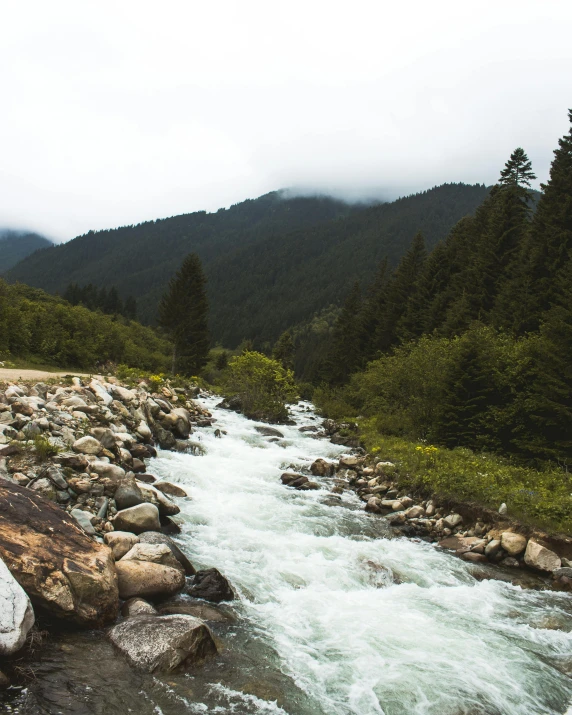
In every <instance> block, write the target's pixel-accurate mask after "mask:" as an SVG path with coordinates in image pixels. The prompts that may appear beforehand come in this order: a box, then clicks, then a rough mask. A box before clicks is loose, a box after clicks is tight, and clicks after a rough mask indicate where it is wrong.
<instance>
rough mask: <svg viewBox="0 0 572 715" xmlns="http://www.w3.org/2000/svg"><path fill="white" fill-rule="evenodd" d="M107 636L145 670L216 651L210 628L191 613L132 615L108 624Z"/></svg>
mask: <svg viewBox="0 0 572 715" xmlns="http://www.w3.org/2000/svg"><path fill="white" fill-rule="evenodd" d="M109 638H110V640H111V642H112V643H113V645H115V647H116V648H118V649H119V650H120V651H121V652H122V653H123V654H124V655H126V656H127V658H128V659H129V661H130V662H131V664H132V665H134V666H135V667H136V668H138V669H140V670H143V671H145V672H147V673H156V672H163V673H165V672H169V671H172V670H174V669H175V668H177V667H178V666H180V665H193V664H196V663H197V662H198V661H200V660H202V659H203V658H205V657H206V656H208V655H212V654H215V653H216V652H217V650H216V646H215V643H214V641H213V638H212V635H211V632H210V630H209V629H208V627H207V626H206V625H205V624H204V623H203V622H202V621H200V620H199V619H198V618H193V616H184V615H172V616H134V617H133V618H128V619H127V620H125V621H123V622H122V623H119V624H118V625H117V626H115V627H114V628H112V629H111V630H110V631H109Z"/></svg>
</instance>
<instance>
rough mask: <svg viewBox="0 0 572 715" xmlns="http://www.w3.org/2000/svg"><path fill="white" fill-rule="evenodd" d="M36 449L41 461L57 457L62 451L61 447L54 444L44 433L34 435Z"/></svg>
mask: <svg viewBox="0 0 572 715" xmlns="http://www.w3.org/2000/svg"><path fill="white" fill-rule="evenodd" d="M34 450H35V452H36V457H37V458H38V461H40V462H45V461H46V460H47V459H49V458H50V457H55V456H56V454H58V452H59V451H60V450H59V447H57V446H56V445H55V444H52V443H51V442H50V440H49V439H48V438H47V437H44V435H38V436H37V437H34Z"/></svg>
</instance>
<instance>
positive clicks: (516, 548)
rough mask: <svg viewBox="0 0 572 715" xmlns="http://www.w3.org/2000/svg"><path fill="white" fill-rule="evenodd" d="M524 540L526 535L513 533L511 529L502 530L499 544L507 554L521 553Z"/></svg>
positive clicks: (523, 547) (516, 554) (523, 548)
mask: <svg viewBox="0 0 572 715" xmlns="http://www.w3.org/2000/svg"><path fill="white" fill-rule="evenodd" d="M526 541H527V539H526V536H523V535H522V534H515V533H513V532H512V531H504V532H503V533H502V534H501V538H500V542H501V546H502V548H503V549H504V550H505V551H506V552H507V554H508V555H509V556H518V555H519V554H522V552H523V551H524V550H525V549H526Z"/></svg>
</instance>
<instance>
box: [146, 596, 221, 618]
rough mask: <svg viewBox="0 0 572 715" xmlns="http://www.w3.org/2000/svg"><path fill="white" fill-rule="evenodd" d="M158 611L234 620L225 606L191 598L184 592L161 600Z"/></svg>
mask: <svg viewBox="0 0 572 715" xmlns="http://www.w3.org/2000/svg"><path fill="white" fill-rule="evenodd" d="M157 611H158V612H159V613H160V614H161V615H171V614H175V613H177V614H184V615H186V616H194V617H195V618H200V619H201V621H216V622H218V623H225V622H228V621H232V620H233V616H232V614H230V613H227V612H226V611H225V610H224V606H222V607H221V606H211V605H209V604H206V603H202V602H201V601H197V600H195V599H194V598H190V597H189V596H187V595H186V594H184V593H179V594H177V595H176V596H173V598H169V599H168V600H167V601H161V603H159V604H158V606H157Z"/></svg>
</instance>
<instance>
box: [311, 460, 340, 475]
mask: <svg viewBox="0 0 572 715" xmlns="http://www.w3.org/2000/svg"><path fill="white" fill-rule="evenodd" d="M310 471H311V472H312V474H313V475H314V476H315V477H331V476H332V475H333V474H334V472H335V466H334V465H333V464H332V463H331V462H326V460H325V459H316V461H315V462H312V464H311V466H310Z"/></svg>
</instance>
